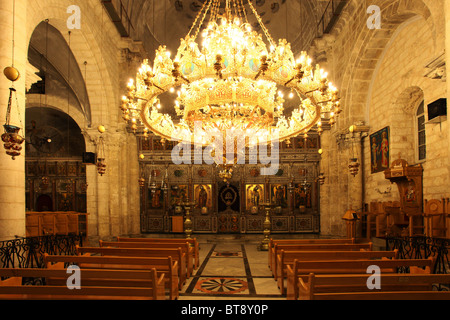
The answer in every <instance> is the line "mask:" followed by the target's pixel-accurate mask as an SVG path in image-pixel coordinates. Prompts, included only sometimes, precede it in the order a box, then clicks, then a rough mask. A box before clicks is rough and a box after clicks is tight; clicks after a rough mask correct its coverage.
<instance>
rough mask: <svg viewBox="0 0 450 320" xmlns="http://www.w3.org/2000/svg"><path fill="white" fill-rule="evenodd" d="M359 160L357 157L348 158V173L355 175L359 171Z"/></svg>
mask: <svg viewBox="0 0 450 320" xmlns="http://www.w3.org/2000/svg"><path fill="white" fill-rule="evenodd" d="M359 166H360V164H359V162H358V159H357V158H352V159H350V164H349V166H348V168H349V171H350V174H351V175H352V176H354V177H356V175H357V174H358V171H359Z"/></svg>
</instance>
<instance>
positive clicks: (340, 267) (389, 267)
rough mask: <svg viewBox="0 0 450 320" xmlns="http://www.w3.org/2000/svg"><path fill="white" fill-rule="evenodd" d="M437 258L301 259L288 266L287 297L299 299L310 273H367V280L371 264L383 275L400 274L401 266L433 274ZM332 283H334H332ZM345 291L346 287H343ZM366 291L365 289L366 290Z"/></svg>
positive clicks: (414, 272)
mask: <svg viewBox="0 0 450 320" xmlns="http://www.w3.org/2000/svg"><path fill="white" fill-rule="evenodd" d="M434 263H435V260H434V259H433V258H429V259H382V260H322V261H299V260H295V261H294V263H293V265H292V266H290V265H288V266H287V299H288V300H297V299H298V298H299V291H300V290H299V288H300V287H301V286H303V287H305V286H304V282H305V281H307V279H308V277H309V276H310V274H314V275H333V276H334V277H340V276H345V275H365V277H366V281H367V279H368V277H369V276H371V274H368V273H367V270H368V269H369V267H371V266H377V267H378V268H379V269H380V272H381V275H383V276H384V275H398V274H399V273H398V269H399V268H405V267H407V268H409V269H410V271H409V274H410V275H414V274H431V270H432V268H433V266H434ZM330 285H332V284H330ZM342 290H343V291H342V292H345V288H343V289H342ZM364 291H365V290H364Z"/></svg>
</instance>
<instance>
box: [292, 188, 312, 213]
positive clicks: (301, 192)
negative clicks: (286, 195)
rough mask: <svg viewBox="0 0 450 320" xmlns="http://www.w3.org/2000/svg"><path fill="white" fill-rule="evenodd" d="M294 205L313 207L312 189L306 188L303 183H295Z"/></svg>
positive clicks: (301, 207)
mask: <svg viewBox="0 0 450 320" xmlns="http://www.w3.org/2000/svg"><path fill="white" fill-rule="evenodd" d="M294 207H295V208H300V209H304V208H311V207H312V205H311V190H310V189H309V188H305V187H304V186H303V185H301V184H297V185H295V189H294Z"/></svg>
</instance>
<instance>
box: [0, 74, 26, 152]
mask: <svg viewBox="0 0 450 320" xmlns="http://www.w3.org/2000/svg"><path fill="white" fill-rule="evenodd" d="M10 68H11V67H10ZM6 74H7V72H6V71H5V75H6ZM7 77H8V76H7ZM8 79H16V80H17V79H18V78H11V77H8ZM9 90H10V92H9V100H8V108H7V111H6V123H5V124H4V125H3V128H4V130H5V132H4V133H3V134H2V141H3V146H4V148H5V150H6V154H7V155H9V156H11V157H12V159H13V160H15V159H16V157H18V156H20V152H21V151H22V144H23V142H24V141H25V138H24V137H22V136H21V135H20V134H19V132H20V130H21V128H20V127H17V126H14V125H11V124H10V120H11V107H12V96H13V94H15V93H16V89H14V88H10V89H9ZM16 101H17V97H16Z"/></svg>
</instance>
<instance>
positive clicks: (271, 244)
mask: <svg viewBox="0 0 450 320" xmlns="http://www.w3.org/2000/svg"><path fill="white" fill-rule="evenodd" d="M355 243H356V239H272V238H271V239H270V240H269V268H270V269H271V270H273V263H274V261H275V245H296V244H302V245H303V244H355Z"/></svg>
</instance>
